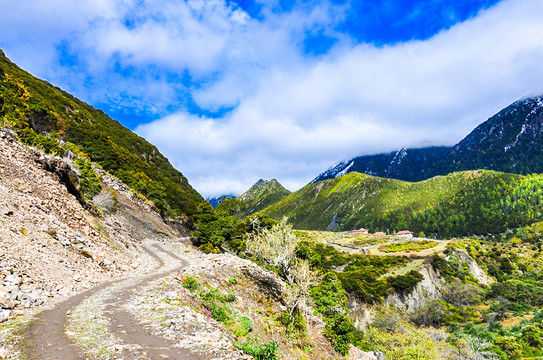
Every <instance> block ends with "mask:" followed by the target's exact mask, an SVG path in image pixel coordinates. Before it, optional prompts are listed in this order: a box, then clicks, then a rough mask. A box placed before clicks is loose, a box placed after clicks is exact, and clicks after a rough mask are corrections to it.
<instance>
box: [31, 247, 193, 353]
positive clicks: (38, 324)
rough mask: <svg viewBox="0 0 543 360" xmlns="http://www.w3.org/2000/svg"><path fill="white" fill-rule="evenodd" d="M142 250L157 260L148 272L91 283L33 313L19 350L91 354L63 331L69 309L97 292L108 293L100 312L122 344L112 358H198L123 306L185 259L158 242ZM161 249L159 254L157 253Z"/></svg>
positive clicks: (67, 319) (174, 269)
mask: <svg viewBox="0 0 543 360" xmlns="http://www.w3.org/2000/svg"><path fill="white" fill-rule="evenodd" d="M144 250H145V251H146V252H147V253H148V254H149V255H150V256H151V257H152V258H153V259H154V260H155V261H156V263H157V264H158V266H157V268H155V269H154V270H153V271H151V272H150V273H149V274H147V275H144V276H143V277H141V276H134V277H132V278H129V279H121V280H116V281H109V282H106V283H103V284H100V285H98V286H95V287H93V288H92V289H89V290H87V291H85V292H83V293H81V294H78V295H75V296H73V297H71V298H69V299H68V300H66V301H64V302H62V303H60V304H58V305H57V306H55V307H54V308H52V309H50V310H46V311H43V312H42V313H40V314H39V315H37V316H36V319H35V320H33V321H32V322H31V323H30V324H29V325H28V326H27V327H26V328H25V329H24V330H23V332H22V335H23V336H24V337H25V338H26V340H25V343H24V347H23V348H22V349H21V353H22V355H23V356H24V358H25V359H28V360H53V359H59V360H68V359H70V360H86V359H93V358H94V357H93V356H91V355H88V354H85V353H84V351H83V350H82V349H80V348H78V347H77V346H76V345H75V344H74V343H73V342H72V341H71V340H70V339H69V338H68V336H67V335H66V332H65V331H66V330H65V329H66V327H67V325H68V322H69V317H68V315H69V313H70V311H71V310H72V309H75V308H76V307H77V306H78V305H80V304H81V303H82V302H83V301H84V300H85V299H87V298H89V297H90V296H92V295H95V294H97V293H105V294H108V296H107V298H105V301H104V304H105V308H104V311H103V316H105V317H106V318H107V319H108V322H109V329H108V331H109V333H110V334H111V336H112V337H113V338H116V339H120V340H121V341H122V344H119V345H121V346H118V347H117V348H118V349H119V350H118V351H115V352H114V353H112V354H111V355H113V356H114V357H113V358H114V359H126V360H129V359H130V360H132V359H142V360H143V359H183V360H197V359H200V358H199V357H198V356H197V355H195V354H192V353H190V352H189V351H188V350H185V349H180V348H176V347H174V344H173V343H172V342H171V341H169V340H167V339H164V338H162V337H159V336H157V335H154V334H152V333H151V332H150V331H149V330H147V329H145V328H144V327H142V326H141V325H140V324H139V323H138V321H137V319H135V318H133V316H132V315H131V314H130V313H129V312H128V311H126V310H124V309H123V307H122V304H123V301H125V300H126V299H129V298H130V297H131V296H132V295H133V294H134V292H135V291H136V290H137V289H138V288H139V287H141V286H144V285H146V284H148V283H149V282H151V281H153V280H156V279H158V278H160V277H163V276H167V275H169V274H171V273H174V272H177V271H179V270H180V269H182V268H183V267H184V266H185V265H186V262H185V261H184V260H183V259H181V258H179V257H178V256H177V255H175V254H174V253H173V252H171V251H169V250H167V249H165V248H164V247H163V246H161V245H159V244H156V243H155V244H153V245H152V246H149V247H144ZM159 253H161V255H162V256H159V255H158V254H159ZM164 256H166V258H167V260H168V263H170V264H171V263H175V264H176V265H177V266H176V267H175V268H172V267H171V266H169V267H167V265H166V263H165V261H164V260H163V258H164ZM108 290H111V291H108Z"/></svg>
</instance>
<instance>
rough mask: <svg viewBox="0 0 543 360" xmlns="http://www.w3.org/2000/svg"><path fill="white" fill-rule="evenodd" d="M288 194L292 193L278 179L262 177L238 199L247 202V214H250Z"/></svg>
mask: <svg viewBox="0 0 543 360" xmlns="http://www.w3.org/2000/svg"><path fill="white" fill-rule="evenodd" d="M288 194H290V191H288V190H287V189H285V188H284V187H283V185H281V183H279V181H277V179H271V180H263V179H260V180H258V181H257V182H256V183H255V184H254V185H253V186H251V188H250V189H249V190H247V191H246V192H244V193H243V194H242V195H240V196H239V198H238V199H240V200H242V201H244V202H245V203H246V204H247V212H246V214H245V215H249V214H253V213H255V212H257V211H260V210H262V209H264V208H265V207H267V206H269V205H271V204H273V203H275V202H277V201H279V200H281V199H282V198H283V197H285V196H287V195H288Z"/></svg>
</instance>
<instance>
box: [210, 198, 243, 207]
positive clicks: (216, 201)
mask: <svg viewBox="0 0 543 360" xmlns="http://www.w3.org/2000/svg"><path fill="white" fill-rule="evenodd" d="M235 197H236V196H235V195H221V196H217V197H213V198H207V199H206V201H207V202H208V203H210V204H211V206H213V207H214V208H217V205H219V204H220V203H221V202H222V201H223V200H224V199H230V198H235Z"/></svg>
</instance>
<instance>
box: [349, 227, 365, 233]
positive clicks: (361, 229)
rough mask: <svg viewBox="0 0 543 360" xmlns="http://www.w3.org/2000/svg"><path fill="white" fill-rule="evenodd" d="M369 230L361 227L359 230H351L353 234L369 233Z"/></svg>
mask: <svg viewBox="0 0 543 360" xmlns="http://www.w3.org/2000/svg"><path fill="white" fill-rule="evenodd" d="M368 232H369V230H368V229H364V228H360V229H358V230H351V233H353V234H367V233H368Z"/></svg>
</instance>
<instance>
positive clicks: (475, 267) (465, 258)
mask: <svg viewBox="0 0 543 360" xmlns="http://www.w3.org/2000/svg"><path fill="white" fill-rule="evenodd" d="M452 256H455V257H456V258H458V260H459V261H461V262H463V263H466V264H468V271H469V273H470V274H471V275H473V277H474V278H475V279H476V280H477V281H478V282H479V284H481V285H485V286H488V285H490V284H492V283H493V282H494V279H492V278H491V277H490V276H488V275H487V274H486V273H485V272H484V270H483V269H481V267H480V266H479V264H477V262H476V261H475V260H474V259H473V258H472V257H471V256H469V255H468V254H467V253H465V252H464V251H460V250H452V251H451V253H450V254H449V255H448V256H447V258H446V259H447V260H449V259H450V258H451V257H452Z"/></svg>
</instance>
